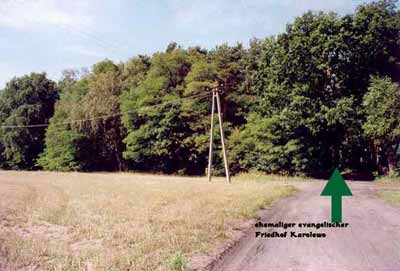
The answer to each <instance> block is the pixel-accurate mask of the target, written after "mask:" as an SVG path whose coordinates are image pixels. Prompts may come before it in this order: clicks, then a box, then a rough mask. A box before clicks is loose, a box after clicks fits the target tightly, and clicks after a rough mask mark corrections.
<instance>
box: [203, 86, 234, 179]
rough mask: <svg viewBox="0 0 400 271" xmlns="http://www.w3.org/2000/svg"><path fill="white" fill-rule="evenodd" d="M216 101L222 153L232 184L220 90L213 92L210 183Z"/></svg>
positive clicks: (226, 171) (226, 173)
mask: <svg viewBox="0 0 400 271" xmlns="http://www.w3.org/2000/svg"><path fill="white" fill-rule="evenodd" d="M215 101H216V102H217V109H218V120H219V130H220V134H221V145H222V152H223V156H224V166H225V176H226V181H227V182H228V183H230V182H231V178H230V176H229V165H228V157H227V154H226V148H225V136H224V128H223V123H222V115H221V101H220V98H219V88H214V89H213V90H212V105H211V130H210V150H209V154H208V170H207V174H208V181H211V166H212V154H213V140H214V111H215Z"/></svg>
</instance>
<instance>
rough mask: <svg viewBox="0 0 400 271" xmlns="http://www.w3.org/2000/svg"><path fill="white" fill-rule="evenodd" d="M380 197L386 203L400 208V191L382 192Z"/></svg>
mask: <svg viewBox="0 0 400 271" xmlns="http://www.w3.org/2000/svg"><path fill="white" fill-rule="evenodd" d="M378 195H379V196H380V197H381V198H383V199H384V200H385V201H386V202H388V203H390V204H393V205H396V206H400V190H386V189H385V190H381V191H379V192H378Z"/></svg>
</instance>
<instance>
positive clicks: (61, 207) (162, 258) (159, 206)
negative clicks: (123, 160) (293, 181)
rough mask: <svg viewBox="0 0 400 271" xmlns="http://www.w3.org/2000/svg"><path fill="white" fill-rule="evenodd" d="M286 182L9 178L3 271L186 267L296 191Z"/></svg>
mask: <svg viewBox="0 0 400 271" xmlns="http://www.w3.org/2000/svg"><path fill="white" fill-rule="evenodd" d="M271 179H273V178H271ZM284 181H285V179H282V178H279V179H278V180H276V181H274V180H270V181H265V180H263V181H260V180H257V178H254V176H251V175H249V176H241V177H239V178H236V179H234V180H233V183H232V184H231V185H227V184H226V183H224V179H222V178H220V179H215V181H214V182H212V183H208V182H207V181H206V178H189V177H173V176H157V175H141V174H128V173H119V174H117V173H115V174H114V173H105V174H100V173H93V174H85V173H49V172H16V171H2V172H0V270H65V271H72V270H110V271H111V270H113V271H117V270H152V271H153V270H173V269H174V268H181V267H185V266H186V264H185V262H186V259H188V258H190V257H192V256H193V255H202V254H205V253H210V252H212V251H213V248H214V247H215V245H217V244H219V243H221V242H223V241H224V240H226V239H229V238H231V237H232V235H233V233H234V229H235V228H236V227H238V226H239V225H241V223H243V221H244V220H246V219H249V218H250V217H254V216H255V213H256V211H257V210H258V209H260V208H263V207H267V206H269V205H270V204H271V203H272V202H273V201H274V200H276V199H278V198H281V197H284V196H288V195H290V194H291V193H293V192H294V190H295V189H294V188H293V187H291V186H288V185H286V184H285V182H284Z"/></svg>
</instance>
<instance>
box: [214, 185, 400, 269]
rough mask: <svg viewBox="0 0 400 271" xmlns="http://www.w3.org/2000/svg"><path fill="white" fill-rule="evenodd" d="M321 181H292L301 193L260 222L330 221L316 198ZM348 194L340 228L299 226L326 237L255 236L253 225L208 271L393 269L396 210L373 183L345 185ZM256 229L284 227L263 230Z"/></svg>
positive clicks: (326, 204)
mask: <svg viewBox="0 0 400 271" xmlns="http://www.w3.org/2000/svg"><path fill="white" fill-rule="evenodd" d="M324 185H325V183H309V184H299V185H297V186H298V187H299V188H300V189H301V190H302V192H300V193H298V194H297V195H296V196H293V197H291V198H289V199H285V200H283V201H281V202H279V203H278V204H276V207H274V208H273V209H272V210H269V211H265V213H264V214H262V216H263V217H265V218H264V219H262V221H263V222H279V221H283V222H294V223H296V222H297V223H298V222H315V223H317V222H323V221H329V220H330V198H329V197H321V196H319V194H320V193H321V191H322V189H323V187H324ZM349 186H350V187H351V190H352V192H353V195H354V196H353V197H344V198H343V222H348V223H349V226H348V227H347V228H346V229H332V228H329V229H327V228H325V229H319V230H315V229H299V228H295V230H296V231H298V232H299V231H302V232H309V231H310V230H311V231H314V232H325V233H326V234H327V237H326V238H279V239H278V238H255V232H256V231H259V230H257V229H256V228H255V227H254V228H252V229H250V230H249V232H248V234H247V235H246V236H245V237H244V238H243V239H242V240H241V241H240V242H239V244H238V246H237V247H235V248H234V249H233V250H232V251H231V252H229V253H227V255H226V256H224V257H223V258H222V260H221V261H220V262H218V263H217V264H216V265H215V266H214V268H213V271H239V270H240V271H243V270H245V271H268V270H271V271H275V270H279V271H320V270H324V271H338V270H340V271H357V270H360V271H367V270H376V271H398V270H400V208H396V207H392V206H389V205H388V204H386V203H384V202H383V201H382V200H381V199H379V198H377V196H376V191H377V190H378V187H377V185H374V184H371V183H362V182H351V183H349ZM262 231H284V230H283V229H279V228H278V229H268V228H264V229H262Z"/></svg>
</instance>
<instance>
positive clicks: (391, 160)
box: [387, 144, 398, 176]
mask: <svg viewBox="0 0 400 271" xmlns="http://www.w3.org/2000/svg"><path fill="white" fill-rule="evenodd" d="M397 148H398V144H396V147H393V146H389V147H388V150H387V159H388V167H389V176H392V175H394V174H395V172H396V169H397V162H398V160H397V153H396V151H397Z"/></svg>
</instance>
